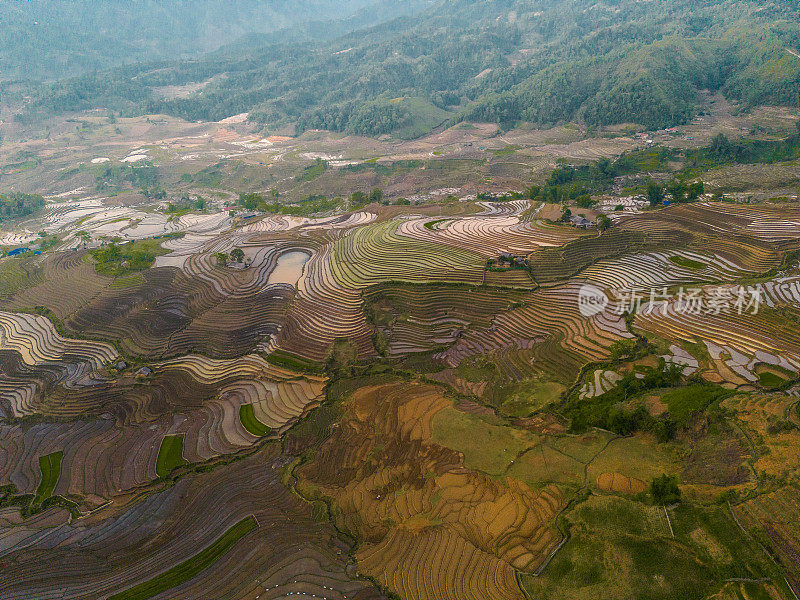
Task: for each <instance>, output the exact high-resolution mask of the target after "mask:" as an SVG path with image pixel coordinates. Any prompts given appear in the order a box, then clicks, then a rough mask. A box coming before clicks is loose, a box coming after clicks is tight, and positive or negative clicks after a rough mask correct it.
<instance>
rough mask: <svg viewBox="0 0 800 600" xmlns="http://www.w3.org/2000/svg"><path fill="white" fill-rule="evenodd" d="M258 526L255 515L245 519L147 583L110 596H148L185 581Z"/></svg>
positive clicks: (123, 599) (113, 599)
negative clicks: (202, 548)
mask: <svg viewBox="0 0 800 600" xmlns="http://www.w3.org/2000/svg"><path fill="white" fill-rule="evenodd" d="M257 528H258V523H257V522H256V520H255V518H253V517H252V516H251V517H247V518H245V519H242V520H241V521H239V522H238V523H236V525H234V526H233V527H231V528H230V529H228V531H226V532H225V533H224V534H222V536H221V537H220V538H219V539H218V540H217V541H215V542H214V543H213V544H211V545H210V546H209V547H208V548H206V549H204V550H202V551H201V552H200V553H198V554H195V555H194V556H193V557H191V558H189V559H187V560H185V561H183V562H182V563H180V564H179V565H176V566H174V567H172V568H171V569H170V570H168V571H164V572H163V573H161V574H160V575H156V576H155V577H153V578H152V579H150V580H148V581H145V582H144V583H140V584H139V585H136V586H134V587H132V588H130V589H128V590H125V591H124V592H120V593H118V594H114V595H113V596H109V600H145V599H146V598H152V597H153V596H156V595H158V594H160V593H162V592H165V591H166V590H168V589H171V588H174V587H176V586H178V585H180V584H182V583H185V582H187V581H189V580H190V579H192V578H193V577H196V576H197V575H198V574H200V573H201V572H203V571H205V570H206V569H207V568H208V567H210V566H211V565H212V564H214V563H215V562H216V561H217V560H218V559H219V558H220V557H221V556H222V555H224V554H225V553H226V552H228V551H229V550H230V549H231V548H233V546H234V544H236V542H238V541H239V540H240V539H241V538H242V537H244V536H245V535H247V534H248V533H249V532H251V531H253V530H254V529H257Z"/></svg>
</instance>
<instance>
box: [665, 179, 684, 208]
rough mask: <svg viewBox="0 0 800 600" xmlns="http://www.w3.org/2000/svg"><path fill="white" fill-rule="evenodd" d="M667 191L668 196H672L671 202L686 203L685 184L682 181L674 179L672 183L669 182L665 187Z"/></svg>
mask: <svg viewBox="0 0 800 600" xmlns="http://www.w3.org/2000/svg"><path fill="white" fill-rule="evenodd" d="M667 191H668V192H669V195H670V196H672V200H673V202H685V201H686V184H685V183H683V182H682V181H678V180H677V179H675V180H674V181H672V182H670V184H669V185H668V186H667Z"/></svg>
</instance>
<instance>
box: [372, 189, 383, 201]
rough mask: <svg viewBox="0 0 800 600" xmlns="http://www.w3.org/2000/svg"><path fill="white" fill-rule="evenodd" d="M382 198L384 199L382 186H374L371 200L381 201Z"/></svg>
mask: <svg viewBox="0 0 800 600" xmlns="http://www.w3.org/2000/svg"><path fill="white" fill-rule="evenodd" d="M381 200H383V190H382V189H381V188H373V190H372V191H371V192H370V193H369V201H370V202H380V201H381Z"/></svg>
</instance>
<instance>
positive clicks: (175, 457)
mask: <svg viewBox="0 0 800 600" xmlns="http://www.w3.org/2000/svg"><path fill="white" fill-rule="evenodd" d="M185 464H186V460H185V459H184V458H183V437H182V436H179V435H167V436H164V439H163V440H162V441H161V448H160V449H159V451H158V462H157V463H156V473H157V474H158V476H159V477H166V476H167V475H169V474H170V473H171V472H172V470H173V469H175V468H176V467H180V466H181V465H185Z"/></svg>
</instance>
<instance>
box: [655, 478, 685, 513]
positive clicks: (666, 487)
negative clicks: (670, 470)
mask: <svg viewBox="0 0 800 600" xmlns="http://www.w3.org/2000/svg"><path fill="white" fill-rule="evenodd" d="M650 494H651V495H652V496H653V502H655V503H656V504H658V505H661V506H667V505H668V504H675V503H677V502H680V501H681V490H680V488H679V487H678V478H677V477H676V476H674V475H671V476H670V475H666V474H665V475H660V476H659V477H655V478H654V479H653V481H651V482H650Z"/></svg>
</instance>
